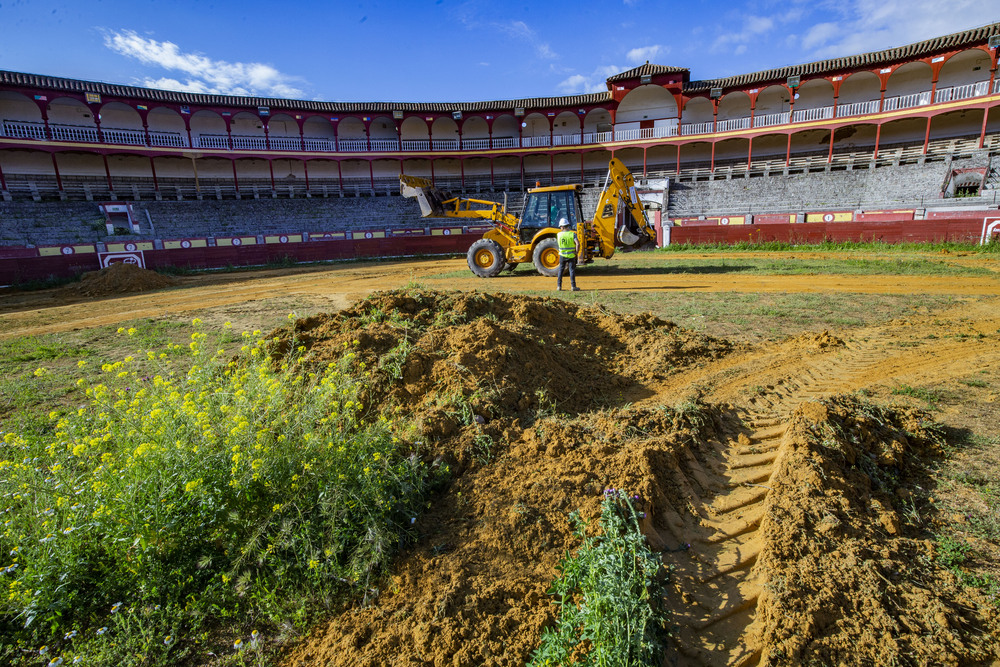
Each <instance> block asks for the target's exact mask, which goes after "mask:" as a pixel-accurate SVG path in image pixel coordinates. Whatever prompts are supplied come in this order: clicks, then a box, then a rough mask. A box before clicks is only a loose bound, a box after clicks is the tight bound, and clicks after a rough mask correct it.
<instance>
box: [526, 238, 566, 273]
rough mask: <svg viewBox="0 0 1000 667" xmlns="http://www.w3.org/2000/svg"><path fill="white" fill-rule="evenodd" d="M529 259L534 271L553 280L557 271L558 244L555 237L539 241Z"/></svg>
mask: <svg viewBox="0 0 1000 667" xmlns="http://www.w3.org/2000/svg"><path fill="white" fill-rule="evenodd" d="M531 259H532V261H533V262H534V264H535V270H536V271H538V272H539V273H540V274H542V275H543V276H548V277H549V278H554V277H555V275H556V273H558V271H559V244H558V243H557V242H556V239H555V237H553V236H550V237H549V238H547V239H542V240H541V241H539V242H538V245H536V246H535V252H534V253H533V254H532V258H531Z"/></svg>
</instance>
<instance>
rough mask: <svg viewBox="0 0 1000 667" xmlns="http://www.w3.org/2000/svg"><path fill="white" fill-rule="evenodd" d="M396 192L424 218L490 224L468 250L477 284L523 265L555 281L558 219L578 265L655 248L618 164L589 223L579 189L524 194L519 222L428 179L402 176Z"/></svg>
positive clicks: (500, 207)
mask: <svg viewBox="0 0 1000 667" xmlns="http://www.w3.org/2000/svg"><path fill="white" fill-rule="evenodd" d="M399 190H400V193H401V194H402V195H403V196H404V197H413V198H416V200H417V202H418V203H419V204H420V213H421V216H422V217H424V218H467V219H473V220H488V221H489V222H491V223H493V229H491V230H489V231H488V232H486V233H485V234H483V238H481V239H479V240H478V241H476V242H475V243H473V244H472V247H470V248H469V253H468V260H469V268H470V269H471V270H472V272H473V273H474V274H476V275H477V276H479V277H480V278H492V277H493V276H495V275H497V274H498V273H500V272H501V271H503V270H504V269H512V268H513V267H514V266H516V265H517V264H520V263H521V262H533V263H534V265H535V269H536V270H537V271H538V272H539V273H540V274H542V275H543V276H554V275H556V271H557V270H558V268H559V247H558V245H557V244H556V234H557V233H558V232H559V219H560V218H566V219H567V220H569V222H570V225H571V226H572V227H573V228H574V229H576V232H577V237H578V238H579V239H580V254H579V257H578V261H579V262H580V263H581V264H582V263H585V262H589V261H591V260H592V259H593V258H594V257H604V258H605V259H608V258H610V257H611V256H612V255H614V254H615V249H616V248H621V249H624V250H635V249H638V248H640V247H643V246H648V245H651V244H655V243H656V231H655V230H654V229H653V226H652V225H650V224H649V222H648V221H647V220H646V214H645V212H644V211H643V208H642V202H641V201H640V200H639V197H638V195H636V192H635V179H633V178H632V174H631V172H629V170H628V168H627V167H625V165H623V164H622V163H621V161H620V160H618V159H617V158H612V159H611V162H610V164H608V176H607V179H606V180H605V183H604V190H603V191H602V192H601V198H600V201H599V202H598V204H597V212H596V213H595V214H594V218H593V220H591V219H585V218H584V217H583V212H582V209H581V207H580V193H581V191H582V190H583V186H582V185H553V186H551V187H544V188H532V189H530V190H528V193H527V196H526V197H525V200H524V210H523V212H522V214H521V217H520V218H518V217H517V216H515V215H512V214H510V213H508V212H507V207H506V204H499V203H497V202H492V201H485V200H480V199H461V198H459V197H452V196H451V195H450V194H449V193H446V192H441V191H440V190H437V189H436V188H434V187H433V185H432V184H431V182H430V181H428V180H427V179H424V178H419V177H416V176H407V175H405V174H403V175H400V177H399ZM622 204H624V206H622ZM619 214H621V215H619Z"/></svg>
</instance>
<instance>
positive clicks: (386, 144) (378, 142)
mask: <svg viewBox="0 0 1000 667" xmlns="http://www.w3.org/2000/svg"><path fill="white" fill-rule="evenodd" d="M372 150H373V151H378V152H380V153H388V152H389V151H398V150H399V140H398V139H372Z"/></svg>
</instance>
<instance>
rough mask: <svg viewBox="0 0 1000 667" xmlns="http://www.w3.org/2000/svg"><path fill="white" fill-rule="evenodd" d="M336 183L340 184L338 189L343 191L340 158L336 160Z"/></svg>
mask: <svg viewBox="0 0 1000 667" xmlns="http://www.w3.org/2000/svg"><path fill="white" fill-rule="evenodd" d="M337 184H338V185H339V186H340V191H341V192H343V191H344V170H343V168H342V167H341V165H340V160H337Z"/></svg>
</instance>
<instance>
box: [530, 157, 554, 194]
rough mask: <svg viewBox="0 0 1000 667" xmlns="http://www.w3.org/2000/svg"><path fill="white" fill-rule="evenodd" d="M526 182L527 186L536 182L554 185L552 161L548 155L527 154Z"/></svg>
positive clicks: (531, 185) (532, 185)
mask: <svg viewBox="0 0 1000 667" xmlns="http://www.w3.org/2000/svg"><path fill="white" fill-rule="evenodd" d="M524 183H525V186H526V187H529V188H531V187H534V186H535V184H536V183H537V184H540V185H552V162H551V161H550V160H549V156H548V155H537V154H533V155H526V156H525V157H524Z"/></svg>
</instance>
